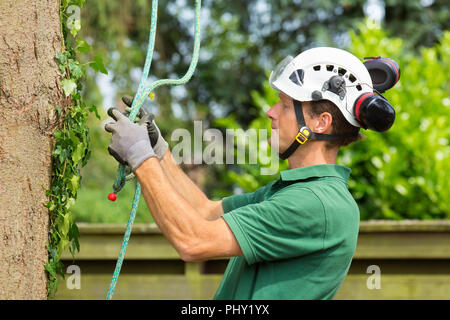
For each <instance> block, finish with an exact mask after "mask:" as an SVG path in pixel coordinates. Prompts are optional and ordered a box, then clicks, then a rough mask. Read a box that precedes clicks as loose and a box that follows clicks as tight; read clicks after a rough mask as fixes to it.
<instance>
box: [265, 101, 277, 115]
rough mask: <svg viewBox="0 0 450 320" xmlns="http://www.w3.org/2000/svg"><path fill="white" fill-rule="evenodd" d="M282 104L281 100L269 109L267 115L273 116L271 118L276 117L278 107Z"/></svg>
mask: <svg viewBox="0 0 450 320" xmlns="http://www.w3.org/2000/svg"><path fill="white" fill-rule="evenodd" d="M279 104H280V102H278V103H277V104H275V105H273V106H272V107H271V108H270V109H269V110H267V112H266V115H267V116H268V117H269V118H271V119H275V118H276V116H277V109H278V105H279Z"/></svg>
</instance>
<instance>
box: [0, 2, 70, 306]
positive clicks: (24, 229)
mask: <svg viewBox="0 0 450 320" xmlns="http://www.w3.org/2000/svg"><path fill="white" fill-rule="evenodd" d="M61 47H62V34H61V26H60V16H59V1H58V0H33V1H25V0H1V1H0V177H1V182H0V299H46V298H47V277H46V274H45V269H44V266H45V264H46V263H47V260H48V254H47V248H46V243H47V242H48V228H49V216H48V209H47V208H45V207H44V205H43V204H44V203H45V202H46V201H48V200H47V197H46V195H45V190H46V189H49V186H50V181H51V180H50V179H51V174H52V168H51V165H52V161H51V150H52V145H53V139H52V134H53V131H54V129H55V128H56V127H57V126H58V125H59V124H58V120H57V117H56V107H57V106H60V107H61V108H62V109H65V108H66V107H67V103H68V101H67V99H66V98H65V97H64V94H63V91H62V89H61V86H60V80H61V77H62V76H61V73H60V71H59V69H58V65H57V63H56V61H55V54H56V53H57V52H61Z"/></svg>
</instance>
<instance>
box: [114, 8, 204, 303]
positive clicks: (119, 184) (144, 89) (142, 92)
mask: <svg viewBox="0 0 450 320" xmlns="http://www.w3.org/2000/svg"><path fill="white" fill-rule="evenodd" d="M200 8H201V0H195V29H194V52H193V55H192V60H191V64H190V66H189V69H188V71H187V72H186V74H185V75H184V76H183V77H182V78H180V79H162V80H158V81H155V82H154V83H152V84H150V85H148V86H146V85H145V84H146V80H147V78H148V72H149V70H150V65H151V63H152V58H153V51H154V47H155V35H156V24H157V15H158V0H153V1H152V16H151V24H150V36H149V41H148V48H147V57H146V60H145V65H144V70H143V73H142V77H141V80H140V82H139V88H138V90H137V92H136V95H135V97H134V99H133V104H132V106H131V111H130V115H129V119H130V120H131V121H132V122H133V121H134V120H135V118H136V116H137V114H138V113H139V110H140V108H141V107H142V104H143V103H144V100H145V98H146V97H147V96H149V95H150V94H151V93H152V92H153V90H155V89H156V88H157V87H159V86H162V85H173V86H175V85H180V84H185V83H186V82H188V81H189V79H190V78H191V77H192V75H193V73H194V71H195V68H196V66H197V62H198V56H199V51H200ZM126 180H127V179H126V174H125V166H124V165H119V167H118V169H117V175H116V179H115V181H114V184H113V190H114V193H115V194H116V193H118V192H119V191H120V190H121V189H122V188H123V187H124V185H125V181H126ZM140 195H141V186H140V184H139V182H138V181H136V190H135V193H134V199H133V204H132V206H131V212H130V217H129V219H128V223H127V228H126V230H125V234H124V237H123V242H122V246H121V248H120V253H119V257H118V258H117V263H116V268H115V270H114V274H113V277H112V280H111V284H110V286H109V290H108V295H107V296H106V299H107V300H111V299H112V296H113V294H114V289H115V287H116V283H117V279H118V278H119V274H120V269H121V268H122V263H123V259H124V257H125V252H126V250H127V246H128V241H129V239H130V235H131V229H132V228H133V223H134V218H135V216H136V211H137V207H138V204H139V198H140Z"/></svg>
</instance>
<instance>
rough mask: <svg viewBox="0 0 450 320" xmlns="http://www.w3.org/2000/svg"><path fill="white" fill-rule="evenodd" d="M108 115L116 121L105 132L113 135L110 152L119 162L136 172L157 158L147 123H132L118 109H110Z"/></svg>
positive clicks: (109, 124)
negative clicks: (150, 159) (149, 160)
mask: <svg viewBox="0 0 450 320" xmlns="http://www.w3.org/2000/svg"><path fill="white" fill-rule="evenodd" d="M108 115H109V116H110V117H111V118H113V119H114V120H115V121H112V122H109V123H107V124H106V125H105V130H106V131H107V132H111V133H112V137H111V143H110V144H109V146H108V151H109V153H110V154H111V155H112V156H113V157H114V158H115V159H116V160H117V161H119V162H120V163H121V164H123V165H128V166H129V167H130V168H131V170H133V172H135V171H136V169H137V168H138V167H139V166H140V165H141V164H142V163H143V162H144V161H145V160H147V159H148V158H151V157H156V153H155V151H154V150H153V148H152V145H151V144H150V139H149V137H148V132H147V125H146V124H145V123H143V124H140V125H139V124H136V123H132V122H131V121H130V119H128V118H127V117H126V116H125V115H123V114H122V112H120V110H119V109H117V108H110V109H109V110H108Z"/></svg>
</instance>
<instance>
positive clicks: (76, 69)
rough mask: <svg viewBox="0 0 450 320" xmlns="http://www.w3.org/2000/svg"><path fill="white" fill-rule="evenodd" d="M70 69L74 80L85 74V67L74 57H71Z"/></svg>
mask: <svg viewBox="0 0 450 320" xmlns="http://www.w3.org/2000/svg"><path fill="white" fill-rule="evenodd" d="M69 70H70V73H71V75H72V78H73V79H74V80H78V79H80V78H81V76H82V75H83V69H82V67H81V66H80V64H79V63H78V62H76V61H74V60H73V59H69Z"/></svg>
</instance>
